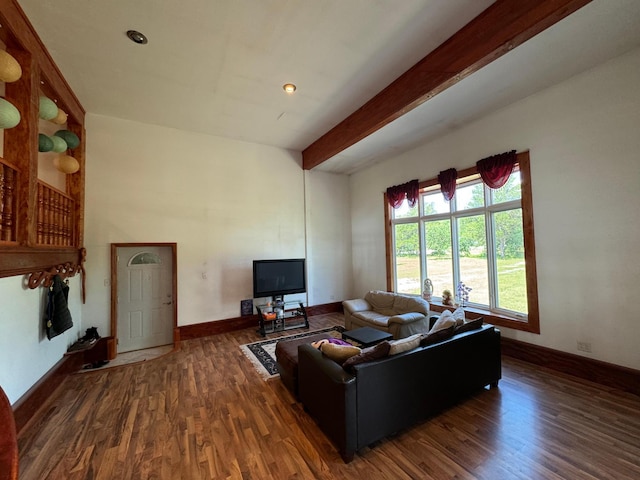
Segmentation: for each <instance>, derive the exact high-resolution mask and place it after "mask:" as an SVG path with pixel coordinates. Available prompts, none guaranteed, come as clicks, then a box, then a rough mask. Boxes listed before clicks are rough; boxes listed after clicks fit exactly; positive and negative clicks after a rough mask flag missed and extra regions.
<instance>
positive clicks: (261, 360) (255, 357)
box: [240, 325, 344, 380]
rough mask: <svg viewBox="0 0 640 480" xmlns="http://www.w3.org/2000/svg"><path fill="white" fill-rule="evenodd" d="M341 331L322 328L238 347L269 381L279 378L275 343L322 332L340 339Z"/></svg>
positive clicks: (336, 328) (335, 328)
mask: <svg viewBox="0 0 640 480" xmlns="http://www.w3.org/2000/svg"><path fill="white" fill-rule="evenodd" d="M343 331H344V327H341V326H340V325H336V326H335V327H330V328H323V329H321V330H312V331H309V332H304V333H298V334H295V335H288V336H286V337H277V338H268V339H266V340H261V341H259V342H254V343H247V344H245V345H240V350H242V353H244V354H245V355H246V357H247V358H248V359H249V361H250V362H251V364H252V365H253V366H254V368H255V369H256V370H257V372H258V373H259V374H260V376H261V377H262V378H263V379H265V380H269V379H270V378H275V377H277V376H279V373H278V368H277V367H276V343H278V342H280V341H282V340H294V339H296V338H304V337H309V336H311V335H315V334H316V333H323V332H327V333H329V335H331V336H332V337H336V338H340V337H341V334H342V332H343Z"/></svg>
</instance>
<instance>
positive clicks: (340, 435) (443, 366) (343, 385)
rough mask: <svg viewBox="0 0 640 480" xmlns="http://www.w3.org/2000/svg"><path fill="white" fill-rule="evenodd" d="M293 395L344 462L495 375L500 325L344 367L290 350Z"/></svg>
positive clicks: (315, 353)
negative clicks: (295, 380)
mask: <svg viewBox="0 0 640 480" xmlns="http://www.w3.org/2000/svg"><path fill="white" fill-rule="evenodd" d="M298 360H299V364H298V383H299V394H300V401H301V402H302V404H303V405H304V408H305V410H306V411H307V412H308V413H309V414H310V415H311V416H312V417H313V418H314V419H315V420H316V422H317V423H318V425H319V426H320V428H321V429H322V430H323V431H324V433H325V434H326V435H327V437H328V438H329V439H330V440H331V441H332V442H333V443H334V444H335V445H336V446H337V448H338V451H339V452H340V454H341V456H342V458H343V459H344V461H345V462H350V461H351V460H353V457H354V454H355V453H356V452H357V451H358V450H359V449H361V448H363V447H365V446H367V445H370V444H372V443H373V442H376V441H378V440H381V439H382V438H384V437H386V436H388V435H390V434H393V433H396V432H398V431H400V430H402V429H405V428H408V427H411V426H412V425H414V424H416V423H417V422H420V421H424V420H425V419H427V418H429V417H431V416H433V415H434V414H436V413H438V412H439V411H441V410H443V409H445V408H446V407H448V406H451V405H453V404H455V403H456V402H458V401H460V400H461V399H463V398H464V397H465V396H468V395H469V394H471V393H473V392H475V391H477V390H480V389H482V388H483V387H485V386H487V385H491V386H497V385H498V381H499V380H500V378H501V371H502V366H501V365H502V364H501V359H500V331H499V330H497V329H495V328H494V327H493V325H483V326H482V327H481V328H480V329H478V330H472V331H468V332H464V333H460V334H457V335H454V336H453V337H451V338H449V339H448V340H444V341H442V342H439V343H436V344H433V345H428V346H424V347H418V348H416V349H414V350H411V351H409V352H404V353H401V354H398V355H394V356H390V357H386V358H383V359H380V360H376V361H373V362H369V363H362V364H359V365H355V366H354V367H352V371H351V372H348V371H346V370H345V369H343V368H342V367H341V366H340V365H339V364H338V363H336V362H334V361H333V360H330V359H329V358H328V357H326V356H324V355H323V354H322V352H320V351H319V350H317V349H315V348H313V347H312V346H311V345H309V344H304V345H300V346H299V348H298Z"/></svg>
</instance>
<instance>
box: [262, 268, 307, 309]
mask: <svg viewBox="0 0 640 480" xmlns="http://www.w3.org/2000/svg"><path fill="white" fill-rule="evenodd" d="M306 291H307V283H306V275H305V259H304V258H289V259H283V260H254V261H253V298H264V297H273V299H274V300H275V299H276V298H282V296H284V295H290V294H292V293H305V292H306Z"/></svg>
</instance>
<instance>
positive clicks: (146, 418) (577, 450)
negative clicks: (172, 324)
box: [18, 314, 640, 480]
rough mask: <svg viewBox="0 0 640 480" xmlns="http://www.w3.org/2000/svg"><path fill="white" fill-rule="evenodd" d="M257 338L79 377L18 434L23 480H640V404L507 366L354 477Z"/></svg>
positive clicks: (392, 442)
mask: <svg viewBox="0 0 640 480" xmlns="http://www.w3.org/2000/svg"><path fill="white" fill-rule="evenodd" d="M342 322H343V319H342V315H341V314H328V315H321V316H317V317H313V318H312V319H311V326H312V329H315V328H322V327H325V326H330V325H333V324H343V323H342ZM295 332H296V331H295V330H294V331H289V332H286V334H292V333H295ZM259 339H260V338H259V337H258V336H257V334H256V332H255V330H254V329H246V330H242V331H238V332H232V333H227V334H221V335H216V336H211V337H205V338H200V339H195V340H189V341H186V342H183V343H182V346H181V349H180V350H179V351H177V352H175V353H171V354H168V355H165V356H163V357H161V358H159V359H157V360H152V361H148V362H144V363H142V364H137V365H129V366H123V367H118V368H112V369H109V370H104V371H96V372H95V373H85V374H80V375H72V376H71V377H69V378H68V379H67V380H66V381H65V382H64V383H63V385H62V386H61V387H60V388H59V389H58V390H57V391H56V392H55V393H54V394H53V395H52V397H51V398H50V399H49V401H48V402H47V403H46V404H45V405H43V409H42V410H41V412H40V413H39V414H38V415H37V416H36V417H35V418H34V419H33V421H32V422H30V424H29V425H27V426H26V427H25V428H24V429H23V431H22V432H21V433H20V435H19V439H18V440H19V449H20V478H21V479H22V480H44V479H69V480H76V479H109V480H113V479H117V480H125V479H136V480H138V479H185V480H198V479H246V480H248V479H252V480H253V479H272V478H273V479H294V478H295V479H326V480H330V479H347V480H348V479H362V478H366V479H368V480H376V479H394V480H395V479H448V478H456V479H487V480H502V479H528V480H530V479H616V480H620V479H639V478H640V397H636V396H633V395H630V394H624V393H621V392H618V391H613V390H611V389H607V388H605V387H601V386H599V385H596V384H592V383H588V382H585V381H582V380H578V379H576V378H573V377H570V376H567V375H560V374H556V373H553V372H550V371H545V370H543V369H540V368H538V367H535V366H533V365H530V364H527V363H524V362H520V361H517V360H514V359H510V358H509V357H505V358H504V359H503V379H502V380H501V381H500V385H499V387H498V388H497V389H491V390H484V391H481V392H479V393H478V394H477V395H475V396H473V397H471V398H469V399H467V400H466V401H465V402H463V403H461V404H459V405H457V406H455V407H453V408H451V409H449V410H447V411H446V412H444V413H442V414H441V415H439V416H437V417H435V418H432V419H431V420H429V421H427V422H425V423H422V424H419V425H416V426H415V427H413V428H411V429H408V430H406V431H403V432H400V433H398V434H397V435H395V436H393V437H390V438H388V439H386V440H384V441H381V442H378V443H377V444H376V445H373V446H371V448H366V449H364V450H363V451H361V452H360V453H359V454H357V455H356V457H355V459H354V461H353V462H351V463H350V464H348V465H346V464H344V463H343V462H342V460H341V458H340V456H339V455H338V453H337V451H336V449H335V448H334V447H333V445H332V444H331V443H330V442H329V441H328V440H327V439H326V437H325V436H324V435H323V433H322V432H321V431H320V430H319V429H318V427H317V426H316V425H315V423H314V422H313V420H312V419H311V418H310V417H309V416H308V415H307V414H306V413H305V412H304V410H303V408H302V406H301V405H300V404H299V403H296V402H295V400H294V398H293V397H292V396H291V394H290V393H289V392H288V390H286V389H285V388H284V386H283V385H282V383H281V382H280V381H279V379H273V380H270V381H266V382H265V381H263V380H262V379H261V378H260V376H259V375H258V373H257V372H256V371H255V370H254V368H253V367H252V365H251V364H250V362H249V361H248V359H247V358H246V357H245V356H244V355H243V354H242V352H241V351H240V348H239V345H241V344H243V343H249V342H252V341H257V340H259ZM469 360H470V361H473V360H472V359H469ZM438 367H439V368H446V366H443V365H440V366H438Z"/></svg>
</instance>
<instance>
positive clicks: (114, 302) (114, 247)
mask: <svg viewBox="0 0 640 480" xmlns="http://www.w3.org/2000/svg"><path fill="white" fill-rule="evenodd" d="M121 247H139V248H145V247H170V248H171V276H172V278H171V289H172V293H173V305H172V308H173V312H172V316H173V346H174V348H175V346H176V335H177V332H178V271H177V270H178V269H177V263H178V262H177V256H178V255H177V253H178V244H177V243H112V244H111V335H112V336H113V337H114V338H115V339H116V342H117V341H118V340H117V339H118V248H121Z"/></svg>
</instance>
